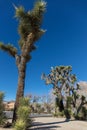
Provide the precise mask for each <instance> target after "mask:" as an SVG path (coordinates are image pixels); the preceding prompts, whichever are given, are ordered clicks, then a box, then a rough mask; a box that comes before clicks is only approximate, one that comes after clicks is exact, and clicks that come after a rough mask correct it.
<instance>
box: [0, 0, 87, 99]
mask: <svg viewBox="0 0 87 130" xmlns="http://www.w3.org/2000/svg"><path fill="white" fill-rule="evenodd" d="M34 2H35V0H0V41H2V42H4V43H12V44H14V45H15V46H16V47H18V44H17V41H18V40H19V35H18V33H17V26H18V21H17V20H16V19H15V18H14V14H15V10H14V8H13V6H12V3H14V4H15V5H17V6H18V5H23V6H24V7H25V9H26V10H29V9H32V7H33V3H34ZM43 28H44V29H47V32H46V33H45V34H44V36H43V37H42V38H41V39H40V40H39V41H38V42H37V43H36V45H37V50H36V51H34V52H32V60H31V61H30V62H29V63H28V64H27V73H26V82H25V94H29V93H32V94H36V95H46V94H48V93H49V91H50V89H51V87H50V86H49V87H48V86H46V85H45V83H44V81H43V80H41V74H42V73H43V72H44V73H46V74H48V73H49V72H50V67H51V66H58V65H71V66H72V67H73V71H72V73H75V74H76V76H77V78H78V81H87V0H47V12H46V14H45V16H44V21H43ZM17 81H18V72H17V67H16V65H15V60H14V58H12V57H10V56H8V55H7V54H6V53H4V52H1V51H0V91H4V92H5V99H6V100H10V99H15V95H16V90H17Z"/></svg>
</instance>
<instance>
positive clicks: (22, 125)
mask: <svg viewBox="0 0 87 130" xmlns="http://www.w3.org/2000/svg"><path fill="white" fill-rule="evenodd" d="M30 113H31V109H30V103H29V98H27V97H24V98H21V99H20V104H19V108H18V110H17V121H16V122H15V125H14V129H15V130H26V128H27V127H29V126H30V125H31V119H30V118H29V115H30Z"/></svg>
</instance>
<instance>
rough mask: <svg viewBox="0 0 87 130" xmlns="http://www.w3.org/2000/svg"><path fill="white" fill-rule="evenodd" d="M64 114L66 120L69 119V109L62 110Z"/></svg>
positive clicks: (70, 113)
mask: <svg viewBox="0 0 87 130" xmlns="http://www.w3.org/2000/svg"><path fill="white" fill-rule="evenodd" d="M64 114H65V117H66V119H70V118H71V115H72V112H71V109H69V108H68V109H64Z"/></svg>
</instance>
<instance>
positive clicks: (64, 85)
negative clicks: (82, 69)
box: [42, 66, 77, 111]
mask: <svg viewBox="0 0 87 130" xmlns="http://www.w3.org/2000/svg"><path fill="white" fill-rule="evenodd" d="M71 71H72V67H71V66H56V67H54V68H53V67H52V68H51V72H50V74H48V75H45V74H43V75H42V79H44V80H45V82H46V84H47V85H48V84H52V85H53V89H54V94H55V95H56V104H57V106H58V107H59V110H60V111H63V110H64V107H65V106H64V104H63V100H64V99H65V98H67V97H71V96H72V94H73V95H74V98H73V99H72V103H73V104H74V105H75V103H76V102H75V101H76V100H75V99H76V98H75V97H76V94H75V89H77V87H76V88H75V83H76V80H77V79H76V76H75V75H74V74H72V73H71ZM76 86H77V84H76Z"/></svg>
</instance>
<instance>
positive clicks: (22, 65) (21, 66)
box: [13, 57, 26, 122]
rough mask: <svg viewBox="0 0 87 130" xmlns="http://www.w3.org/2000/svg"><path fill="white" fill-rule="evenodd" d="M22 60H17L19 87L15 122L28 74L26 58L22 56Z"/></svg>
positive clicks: (14, 115) (14, 116)
mask: <svg viewBox="0 0 87 130" xmlns="http://www.w3.org/2000/svg"><path fill="white" fill-rule="evenodd" d="M19 61H20V62H19V63H18V62H17V66H18V88H17V94H16V101H15V107H14V114H13V122H14V121H16V119H17V114H16V112H17V108H18V106H19V100H20V98H22V97H23V96H24V86H25V74H26V59H25V58H24V57H21V58H20V60H19Z"/></svg>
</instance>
